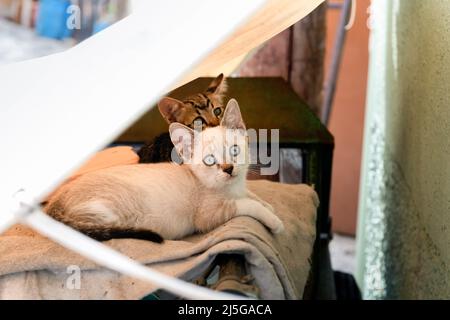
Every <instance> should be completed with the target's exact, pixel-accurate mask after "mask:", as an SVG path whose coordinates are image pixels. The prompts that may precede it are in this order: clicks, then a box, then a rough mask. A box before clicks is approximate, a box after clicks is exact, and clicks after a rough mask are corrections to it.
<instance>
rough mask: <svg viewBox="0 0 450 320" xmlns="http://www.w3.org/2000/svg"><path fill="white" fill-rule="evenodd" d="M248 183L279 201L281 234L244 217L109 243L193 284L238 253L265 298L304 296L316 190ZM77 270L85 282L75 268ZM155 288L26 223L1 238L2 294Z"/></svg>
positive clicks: (121, 295) (75, 294)
mask: <svg viewBox="0 0 450 320" xmlns="http://www.w3.org/2000/svg"><path fill="white" fill-rule="evenodd" d="M249 188H250V190H252V191H253V192H254V193H256V194H257V195H259V196H260V197H261V198H262V199H264V200H266V201H267V202H269V203H271V204H272V205H273V207H274V208H275V211H276V213H277V215H278V216H279V217H280V218H281V219H282V220H283V222H284V225H285V231H284V232H283V233H282V234H279V235H276V236H274V235H272V234H271V233H270V232H269V231H268V230H267V229H266V228H265V227H264V226H263V225H262V224H260V223H259V222H258V221H256V220H254V219H252V218H249V217H238V218H234V219H232V220H230V221H229V222H227V223H226V224H224V225H223V226H221V227H219V228H217V229H216V230H213V231H211V232H210V233H208V234H201V235H193V236H190V237H187V238H185V239H183V240H180V241H165V242H164V243H163V244H155V243H151V242H147V241H142V240H134V239H120V240H119V239H117V240H116V239H114V240H110V241H107V242H105V243H106V244H107V245H108V246H110V247H112V248H114V249H116V250H118V251H120V252H122V253H123V254H125V255H127V256H129V257H131V258H133V259H136V260H137V261H139V262H141V263H143V264H145V265H148V266H151V267H153V268H155V269H157V270H159V271H161V272H164V273H166V274H170V275H173V276H175V277H179V278H182V279H185V280H188V281H191V280H193V279H196V278H197V277H199V276H200V275H201V274H202V273H203V272H204V271H205V270H206V268H207V267H208V266H209V265H210V264H211V263H212V261H213V260H214V258H215V257H216V256H217V255H218V254H220V253H240V254H243V255H244V256H245V259H246V262H247V266H248V268H249V271H250V272H251V274H252V275H253V276H254V278H255V282H256V285H257V286H258V287H259V288H260V290H261V296H262V298H263V299H300V298H301V297H302V295H303V290H304V287H305V284H306V281H307V278H308V273H309V270H310V262H309V258H310V256H311V253H312V248H313V243H314V239H315V220H316V209H317V206H318V204H319V201H318V198H317V195H316V193H315V192H314V191H313V190H312V189H311V188H310V187H308V186H306V185H286V184H280V183H274V182H268V181H262V180H261V181H249ZM78 269H79V270H81V273H80V277H79V279H80V281H79V282H78V281H77V278H75V277H76V276H77V273H76V271H75V273H74V270H78ZM78 284H79V286H78ZM156 289H157V288H156V287H155V286H154V285H152V284H151V283H148V282H144V281H141V280H136V279H133V278H131V277H129V276H124V275H121V274H119V273H117V272H115V271H110V270H108V269H105V268H103V267H101V266H99V265H96V264H95V263H93V262H91V261H89V260H87V259H85V258H83V257H82V256H80V255H78V254H76V253H74V252H71V251H69V250H67V249H65V248H63V247H62V246H60V245H58V244H56V243H54V242H52V241H51V240H49V239H47V238H45V237H43V236H41V235H39V234H37V233H35V232H34V231H32V230H30V229H28V228H26V227H24V226H22V225H16V226H14V227H13V228H11V229H10V230H8V231H7V232H6V233H4V234H3V235H1V236H0V299H140V298H142V297H144V296H146V295H148V294H149V293H151V292H153V291H154V290H156Z"/></svg>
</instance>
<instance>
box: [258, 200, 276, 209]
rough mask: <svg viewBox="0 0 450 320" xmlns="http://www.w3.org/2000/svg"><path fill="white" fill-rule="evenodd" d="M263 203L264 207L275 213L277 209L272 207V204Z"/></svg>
mask: <svg viewBox="0 0 450 320" xmlns="http://www.w3.org/2000/svg"><path fill="white" fill-rule="evenodd" d="M261 203H262V205H263V206H264V207H266V208H267V209H269V210H270V212H275V209H274V208H273V207H272V205H271V204H270V203H268V202H265V201H262V202H261Z"/></svg>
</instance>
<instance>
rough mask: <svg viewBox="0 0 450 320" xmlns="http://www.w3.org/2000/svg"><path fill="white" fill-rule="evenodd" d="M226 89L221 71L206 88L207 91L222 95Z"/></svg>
mask: <svg viewBox="0 0 450 320" xmlns="http://www.w3.org/2000/svg"><path fill="white" fill-rule="evenodd" d="M226 91H227V82H226V80H225V78H224V76H223V73H221V74H219V75H218V76H217V77H216V78H215V79H214V80H213V81H212V82H211V83H210V84H209V86H208V89H206V92H207V93H211V94H216V95H218V96H222V95H223V94H225V92H226Z"/></svg>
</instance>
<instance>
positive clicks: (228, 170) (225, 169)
mask: <svg viewBox="0 0 450 320" xmlns="http://www.w3.org/2000/svg"><path fill="white" fill-rule="evenodd" d="M221 168H222V170H223V172H225V173H228V174H229V175H230V176H231V173H233V165H232V164H223V165H221Z"/></svg>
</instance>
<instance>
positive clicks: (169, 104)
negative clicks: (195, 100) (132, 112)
mask: <svg viewBox="0 0 450 320" xmlns="http://www.w3.org/2000/svg"><path fill="white" fill-rule="evenodd" d="M183 108H184V104H183V102H181V101H179V100H177V99H174V98H169V97H165V98H162V99H161V101H160V102H159V103H158V109H159V112H160V113H161V115H162V116H163V118H164V120H166V121H167V123H169V124H170V123H172V122H177V121H178V118H179V117H180V111H181V110H182V109H183Z"/></svg>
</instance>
